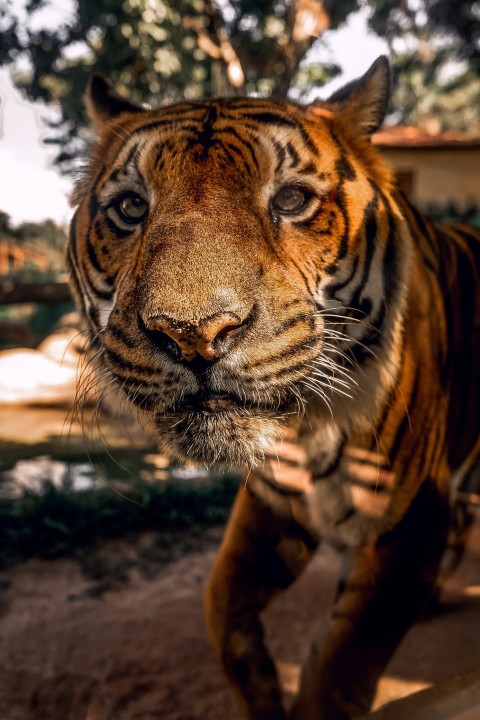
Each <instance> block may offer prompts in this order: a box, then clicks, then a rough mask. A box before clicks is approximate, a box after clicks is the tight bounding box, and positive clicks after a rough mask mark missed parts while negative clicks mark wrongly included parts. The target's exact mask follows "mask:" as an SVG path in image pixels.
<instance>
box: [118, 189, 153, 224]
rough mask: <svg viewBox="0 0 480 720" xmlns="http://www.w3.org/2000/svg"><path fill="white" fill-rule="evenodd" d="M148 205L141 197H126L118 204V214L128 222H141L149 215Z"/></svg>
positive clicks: (132, 195)
mask: <svg viewBox="0 0 480 720" xmlns="http://www.w3.org/2000/svg"><path fill="white" fill-rule="evenodd" d="M147 209H148V204H147V202H146V200H144V199H143V198H142V197H141V196H140V195H137V194H131V195H126V196H124V197H123V198H122V199H121V200H120V202H119V203H118V212H119V214H120V216H121V217H122V218H123V220H125V221H126V222H139V221H140V220H143V218H144V217H145V215H146V213H147Z"/></svg>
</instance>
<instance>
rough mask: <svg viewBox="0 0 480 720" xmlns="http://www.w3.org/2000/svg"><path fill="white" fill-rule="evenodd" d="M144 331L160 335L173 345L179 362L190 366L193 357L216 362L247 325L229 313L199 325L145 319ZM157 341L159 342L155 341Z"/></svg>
mask: <svg viewBox="0 0 480 720" xmlns="http://www.w3.org/2000/svg"><path fill="white" fill-rule="evenodd" d="M144 322H145V327H146V328H147V330H149V331H150V332H152V331H153V332H154V333H158V332H160V333H163V334H164V335H167V336H168V337H169V338H170V339H171V340H173V341H174V343H175V344H176V346H177V347H178V349H179V351H180V356H181V359H182V360H186V361H187V362H191V361H192V360H194V359H195V357H196V356H197V355H200V356H201V357H202V358H204V360H208V361H210V362H214V361H216V360H220V358H222V357H223V356H224V355H226V354H227V352H228V351H229V350H231V349H232V348H233V347H234V346H235V345H236V343H237V342H238V340H239V339H240V336H241V335H242V334H243V331H244V330H245V328H246V326H247V325H248V322H249V318H247V319H246V320H244V321H242V319H241V318H240V317H239V316H238V315H237V314H236V313H232V312H222V313H217V314H216V315H212V316H211V317H209V318H206V319H204V320H199V321H194V322H193V321H192V322H184V321H177V320H174V319H172V318H169V317H167V316H166V315H159V316H155V317H149V318H147V320H146V321H144ZM156 340H157V341H160V338H159V337H158V336H157V337H156Z"/></svg>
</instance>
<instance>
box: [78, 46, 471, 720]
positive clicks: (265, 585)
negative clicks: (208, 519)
mask: <svg viewBox="0 0 480 720" xmlns="http://www.w3.org/2000/svg"><path fill="white" fill-rule="evenodd" d="M388 85H389V70H388V63H387V61H386V59H385V58H380V59H379V60H378V61H377V62H376V63H374V65H373V66H372V67H371V68H370V70H369V71H368V72H367V73H366V75H364V76H363V77H362V78H360V79H359V80H358V81H356V82H354V83H350V84H349V85H348V86H346V87H345V88H343V89H342V90H340V91H338V92H337V93H335V94H334V95H333V96H332V97H331V98H330V99H329V100H328V101H325V102H317V103H315V104H313V105H310V106H306V107H303V106H300V105H297V104H295V103H290V102H287V101H274V100H264V99H251V98H225V99H218V100H217V99H216V100H205V101H203V102H184V103H180V104H176V105H173V106H167V107H160V108H158V109H154V110H148V109H144V108H141V107H139V106H136V105H134V104H132V103H130V101H128V100H127V99H125V98H122V97H120V96H118V95H116V94H115V93H113V92H112V91H111V90H110V88H109V87H108V85H107V84H106V83H105V82H104V81H103V80H101V79H100V78H94V79H93V80H92V82H91V84H90V89H89V93H88V96H87V106H88V108H89V112H90V116H91V118H92V122H93V125H94V129H95V133H96V140H95V142H94V145H93V147H92V151H91V157H90V162H89V165H88V166H87V168H86V171H85V173H84V177H83V179H82V180H81V182H80V183H79V185H78V187H77V191H76V203H77V205H78V207H77V210H76V213H75V216H74V219H73V221H72V226H71V234H70V244H69V252H68V262H69V266H70V272H71V278H72V288H73V291H74V294H75V296H76V299H77V303H78V305H79V307H80V309H81V311H82V314H83V317H84V318H85V321H86V322H87V324H88V326H89V328H90V332H91V338H92V347H94V348H95V357H96V361H97V362H98V363H99V364H100V368H101V373H102V377H103V379H104V383H105V386H108V388H109V389H110V391H111V388H112V387H113V388H115V391H116V392H117V393H118V395H119V396H120V397H122V398H126V399H127V400H128V401H129V402H131V403H132V405H134V406H135V407H136V408H138V409H139V411H141V412H142V413H145V414H146V415H147V416H148V418H149V420H150V421H151V422H152V423H153V424H154V426H155V428H156V430H157V434H158V441H159V447H160V448H161V449H163V450H166V451H167V452H168V453H170V454H171V455H172V456H173V457H175V458H177V459H180V460H185V459H188V460H194V461H197V462H200V463H204V464H207V465H210V464H212V463H220V464H223V465H227V466H234V467H243V468H245V472H246V473H247V481H246V483H245V487H242V488H241V489H240V491H239V494H238V497H237V500H236V502H235V506H234V508H233V511H232V517H231V520H230V522H229V524H228V527H227V530H226V533H225V537H224V540H223V542H222V546H221V548H220V551H219V554H218V557H217V560H216V562H215V566H214V569H213V573H212V577H211V579H210V582H209V586H208V590H207V596H206V617H207V625H208V629H209V633H210V636H211V639H212V642H213V645H214V648H215V650H216V652H217V654H218V656H219V659H220V661H221V662H222V665H223V667H224V670H225V673H226V675H227V677H228V678H229V680H230V683H231V685H232V688H233V691H234V693H235V694H236V697H237V700H238V702H239V705H240V707H241V709H242V712H243V715H244V717H245V718H250V720H273V719H275V720H281V718H283V717H286V713H285V710H284V707H283V702H282V696H281V689H280V685H279V682H278V678H277V676H276V671H275V666H274V663H273V661H272V659H271V657H270V655H269V652H268V649H267V647H266V645H265V643H264V640H263V632H262V626H261V622H260V614H261V612H262V611H263V609H264V608H265V607H266V606H267V604H268V602H269V600H270V599H271V597H273V596H274V595H275V594H276V593H277V592H278V590H280V589H282V588H285V587H287V586H288V585H290V583H292V582H293V581H294V580H295V578H296V577H297V576H298V575H299V574H300V573H301V572H302V570H303V569H304V568H305V566H306V565H307V564H308V561H309V560H310V558H311V557H312V555H313V553H314V552H315V549H316V548H317V547H318V545H319V543H320V542H321V541H322V540H323V539H327V540H329V541H331V542H333V543H334V544H335V545H336V546H337V547H341V548H343V549H345V551H346V552H348V554H349V556H350V559H349V568H350V569H349V571H348V573H347V574H346V575H345V577H344V578H342V581H341V592H340V593H339V597H338V599H337V601H336V604H335V607H334V608H333V610H332V617H331V621H330V623H329V625H328V627H327V628H325V629H323V630H322V632H321V633H320V634H319V635H318V636H317V637H315V638H314V639H313V642H312V647H311V653H310V655H309V657H308V658H307V660H306V662H305V666H304V669H303V674H302V681H301V687H300V692H299V695H298V697H297V699H296V702H295V704H294V707H293V709H292V711H291V717H292V718H295V719H296V720H310V719H311V720H314V719H315V720H318V719H319V718H322V719H323V720H345V719H347V718H354V717H357V716H360V715H361V714H362V713H364V712H366V711H367V710H368V708H369V706H370V703H371V700H372V697H373V693H374V689H375V685H376V682H377V680H378V677H379V675H380V674H381V672H382V670H383V668H384V667H385V665H386V663H387V662H388V660H389V658H390V657H391V655H392V653H393V652H394V650H395V648H396V646H397V645H398V642H399V641H400V639H401V638H402V637H403V635H404V633H405V632H406V631H407V630H408V628H409V626H410V625H411V623H412V622H413V621H414V619H415V617H416V615H417V614H418V612H419V609H420V608H421V606H422V603H423V602H424V601H425V599H426V598H427V597H428V594H429V593H430V592H431V589H432V587H433V585H434V583H435V578H436V577H437V575H438V571H439V565H440V560H441V557H442V554H443V552H444V549H445V546H446V542H447V535H448V529H449V524H450V520H449V517H450V510H449V507H450V504H449V500H450V496H451V488H452V485H453V484H455V483H457V484H458V483H459V482H461V479H462V478H463V477H467V476H468V475H470V476H471V474H472V473H475V472H476V469H477V467H478V463H479V436H480V418H479V415H480V413H479V409H478V397H479V386H480V378H479V367H480V306H479V300H478V298H479V272H480V270H479V263H480V260H479V255H480V252H479V249H480V239H479V236H478V233H475V232H474V231H473V230H471V229H468V228H466V227H461V226H457V227H442V228H440V227H438V228H437V227H434V226H433V225H431V224H430V223H428V221H427V220H425V219H424V218H423V217H422V216H421V214H420V213H419V212H418V211H416V210H415V209H414V208H413V207H412V206H411V205H410V204H409V202H408V201H407V200H406V199H405V198H404V197H403V196H402V195H401V194H400V193H399V191H398V190H397V189H396V186H395V182H394V179H393V176H392V172H391V170H390V169H389V168H388V167H387V166H386V165H385V164H384V162H383V161H382V160H381V158H380V157H379V155H378V153H377V151H376V150H375V148H374V146H373V145H372V143H371V134H372V132H374V131H375V130H376V129H377V128H378V127H379V125H380V124H381V122H382V120H383V116H384V114H385V110H386V106H387V102H388Z"/></svg>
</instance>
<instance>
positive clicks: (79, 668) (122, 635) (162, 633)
mask: <svg viewBox="0 0 480 720" xmlns="http://www.w3.org/2000/svg"><path fill="white" fill-rule="evenodd" d="M221 532H222V529H221V528H215V529H213V530H198V531H194V530H192V533H190V534H188V535H187V534H185V533H181V534H180V533H179V534H176V535H174V536H172V535H171V534H170V535H165V534H162V533H159V534H157V535H155V534H144V535H142V536H140V537H136V538H131V539H124V540H122V541H121V542H110V543H106V544H104V545H103V546H102V547H101V548H99V549H97V550H95V551H93V552H90V553H89V554H84V555H82V556H79V557H78V558H77V559H57V560H38V559H36V560H31V561H29V562H27V563H24V564H20V565H17V566H16V567H14V568H12V569H10V570H8V571H6V572H4V573H2V574H1V576H0V614H1V616H0V718H1V720H154V719H155V720H158V719H159V718H162V720H238V719H239V714H238V712H237V710H236V708H235V706H234V704H233V702H232V700H231V698H230V695H229V692H228V689H227V687H226V684H225V682H224V679H223V677H222V674H221V672H220V669H219V667H218V665H217V662H216V659H215V657H214V655H213V652H212V650H211V649H210V646H209V643H208V640H207V637H206V633H205V629H204V623H203V617H202V594H203V589H204V585H205V581H206V578H207V576H208V573H209V568H210V566H211V563H212V560H213V557H214V554H215V549H216V546H217V544H218V542H219V539H220V536H221ZM338 566H339V558H338V557H337V556H336V555H335V554H334V552H333V551H332V550H330V549H328V548H327V547H325V548H324V549H322V550H321V551H320V552H319V553H318V556H317V557H316V558H315V559H314V561H313V562H312V564H311V566H310V567H309V569H308V571H307V572H306V573H305V575H304V576H303V577H302V578H301V579H300V581H299V582H298V583H297V584H296V585H295V586H294V587H293V588H291V589H290V590H289V591H287V592H285V593H284V594H283V595H282V596H281V597H279V598H278V599H277V600H276V601H275V602H274V603H273V605H272V606H271V608H270V609H269V610H268V612H267V614H266V618H265V621H266V625H267V635H268V639H269V644H270V647H271V649H272V652H273V653H274V656H275V658H276V660H277V662H278V667H279V672H280V675H281V677H282V681H283V685H284V689H285V693H286V699H287V702H288V698H291V697H292V693H293V692H294V691H295V688H296V686H297V681H298V674H299V663H300V661H301V658H302V657H303V656H304V655H305V653H306V650H307V646H308V639H309V637H311V636H312V633H313V632H314V629H315V627H316V626H318V624H319V623H320V622H321V621H322V619H324V618H325V617H326V616H327V614H328V609H329V607H330V604H331V602H332V598H333V594H334V590H335V583H336V575H337V570H338ZM475 667H477V668H478V667H480V524H478V523H477V525H476V526H475V527H474V531H473V536H472V539H471V547H470V550H469V552H468V555H467V557H466V558H465V559H464V561H463V563H462V565H461V567H460V568H459V570H458V571H457V572H456V574H455V575H454V576H453V577H452V578H451V579H450V581H449V583H448V586H447V588H446V592H445V594H444V597H443V607H442V610H441V611H440V612H439V613H438V614H436V615H435V616H434V617H433V618H431V619H429V620H428V621H424V622H421V623H418V624H417V625H416V626H415V627H414V628H413V629H412V630H411V631H410V633H409V635H408V636H407V638H406V639H405V640H404V642H403V644H402V646H401V648H400V649H399V651H398V652H397V655H396V657H395V658H394V660H393V661H392V663H391V664H390V667H389V668H388V671H387V673H386V677H385V678H384V679H382V681H381V683H380V687H379V691H378V697H377V700H376V706H377V707H378V706H379V705H381V704H382V703H384V702H386V701H388V700H390V699H393V698H395V697H398V696H402V695H406V694H408V693H411V692H413V691H415V690H417V689H420V688H423V687H426V686H429V685H430V684H432V683H436V682H441V681H443V680H445V679H447V678H450V677H451V676H453V675H455V674H457V673H463V672H467V671H469V670H471V669H472V668H475Z"/></svg>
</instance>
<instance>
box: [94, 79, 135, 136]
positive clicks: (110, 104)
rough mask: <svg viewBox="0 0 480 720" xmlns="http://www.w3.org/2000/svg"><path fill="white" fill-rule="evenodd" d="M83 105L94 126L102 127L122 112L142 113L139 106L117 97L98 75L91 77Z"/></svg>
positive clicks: (119, 96)
mask: <svg viewBox="0 0 480 720" xmlns="http://www.w3.org/2000/svg"><path fill="white" fill-rule="evenodd" d="M85 104H86V106H87V112H88V116H89V118H90V120H91V121H92V123H93V124H94V125H102V124H103V123H105V122H107V121H108V120H112V119H113V118H115V117H117V115H120V114H121V113H123V112H129V113H137V112H143V111H144V108H143V107H141V106H140V105H135V104H134V103H132V102H130V100H127V98H124V97H122V96H121V95H117V93H116V92H114V91H113V90H112V88H111V87H110V85H109V84H108V83H107V81H106V80H104V79H103V77H101V76H100V75H92V77H91V78H90V81H89V83H88V87H87V93H86V96H85Z"/></svg>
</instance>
